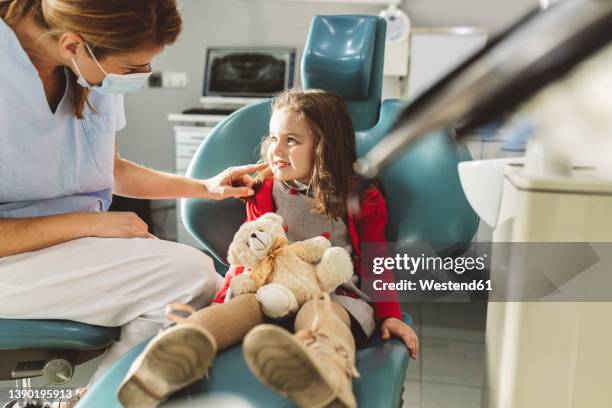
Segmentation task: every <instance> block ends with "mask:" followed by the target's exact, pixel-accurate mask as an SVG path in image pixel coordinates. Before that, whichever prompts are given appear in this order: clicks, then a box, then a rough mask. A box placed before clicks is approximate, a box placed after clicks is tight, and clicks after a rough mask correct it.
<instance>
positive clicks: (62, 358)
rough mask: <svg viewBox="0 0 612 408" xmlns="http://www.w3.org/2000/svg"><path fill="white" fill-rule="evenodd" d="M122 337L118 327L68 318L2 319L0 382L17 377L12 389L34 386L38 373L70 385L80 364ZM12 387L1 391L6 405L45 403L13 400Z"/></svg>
mask: <svg viewBox="0 0 612 408" xmlns="http://www.w3.org/2000/svg"><path fill="white" fill-rule="evenodd" d="M118 337H119V328H118V327H101V326H94V325H89V324H84V323H78V322H72V321H67V320H18V319H0V381H6V380H15V381H16V384H15V386H13V387H12V388H14V389H16V390H25V389H27V388H29V387H31V379H32V378H33V377H38V376H43V377H44V379H45V382H46V383H48V384H50V385H55V386H60V385H66V384H68V383H69V381H70V380H71V379H72V376H73V374H74V370H75V366H76V365H78V364H81V363H84V362H86V361H88V360H91V359H92V358H94V357H96V356H98V355H100V354H102V353H103V352H104V351H105V349H106V348H107V347H108V346H110V345H111V344H112V343H113V342H114V341H115V340H116V339H117V338H118ZM8 388H9V386H8V385H7V386H4V387H3V390H2V392H0V404H4V403H6V404H4V405H3V406H4V407H7V408H8V407H14V408H17V407H25V406H27V407H32V408H33V407H40V406H44V405H43V402H35V401H33V400H32V399H27V398H23V399H21V400H19V401H17V400H14V399H13V400H11V398H8V397H9V395H8V392H6V391H7V389H8ZM2 397H4V398H2ZM9 400H11V401H9Z"/></svg>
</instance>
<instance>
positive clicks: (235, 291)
mask: <svg viewBox="0 0 612 408" xmlns="http://www.w3.org/2000/svg"><path fill="white" fill-rule="evenodd" d="M230 289H231V290H232V296H238V295H244V294H245V293H255V292H257V287H256V286H255V281H254V280H253V278H251V274H250V273H249V272H243V273H241V274H240V275H236V276H234V277H233V278H232V280H231V281H230Z"/></svg>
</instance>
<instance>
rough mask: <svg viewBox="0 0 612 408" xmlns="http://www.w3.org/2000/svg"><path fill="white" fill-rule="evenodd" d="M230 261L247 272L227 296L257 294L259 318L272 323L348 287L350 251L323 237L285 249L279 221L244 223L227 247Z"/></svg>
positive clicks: (269, 215) (265, 218) (275, 216)
mask: <svg viewBox="0 0 612 408" xmlns="http://www.w3.org/2000/svg"><path fill="white" fill-rule="evenodd" d="M228 261H229V262H230V263H231V264H232V265H241V266H244V267H245V271H244V272H243V273H241V274H239V275H237V276H235V277H234V278H233V279H232V280H231V283H230V293H231V296H238V295H241V294H245V293H256V298H257V300H258V301H259V303H260V305H261V307H262V311H263V313H264V314H265V315H266V316H268V317H271V318H273V319H279V318H283V317H285V316H288V315H290V314H292V313H295V312H296V311H297V310H298V309H299V308H300V307H301V306H302V305H303V304H304V303H306V302H307V301H308V300H310V299H316V298H319V297H320V296H321V295H322V293H323V292H326V293H330V292H333V291H334V290H335V289H336V288H337V287H338V286H340V285H341V284H343V283H345V282H350V280H351V276H352V275H353V264H352V261H351V257H350V255H349V254H348V252H347V251H346V250H345V249H343V248H340V247H332V246H331V243H330V241H329V240H328V239H327V238H325V237H322V236H319V237H314V238H310V239H307V240H304V241H299V242H295V243H292V244H289V242H288V240H287V236H286V234H285V230H284V228H283V218H282V217H281V216H280V215H278V214H275V213H266V214H264V215H262V216H261V217H259V218H258V219H256V220H254V221H250V222H247V223H244V224H243V225H242V226H241V227H240V229H239V230H238V232H236V235H235V236H234V240H233V241H232V243H231V244H230V246H229V250H228Z"/></svg>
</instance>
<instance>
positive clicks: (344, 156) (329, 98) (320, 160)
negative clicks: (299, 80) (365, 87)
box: [257, 89, 357, 218]
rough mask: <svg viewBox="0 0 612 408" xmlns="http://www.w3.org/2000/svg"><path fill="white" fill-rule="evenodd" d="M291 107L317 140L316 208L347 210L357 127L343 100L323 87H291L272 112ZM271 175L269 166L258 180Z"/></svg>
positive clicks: (334, 214) (262, 151)
mask: <svg viewBox="0 0 612 408" xmlns="http://www.w3.org/2000/svg"><path fill="white" fill-rule="evenodd" d="M282 109H290V110H292V111H294V112H296V113H298V114H299V116H300V118H301V119H303V120H304V121H305V122H306V124H307V126H308V129H309V130H310V133H311V134H312V136H313V137H314V139H315V153H314V165H313V173H312V177H311V180H310V188H311V189H312V193H313V195H314V201H315V209H316V210H317V211H318V212H320V213H322V214H326V215H328V216H330V217H332V218H337V217H341V216H343V215H344V213H345V211H346V203H347V199H348V196H349V194H350V192H351V190H352V188H353V183H354V179H355V173H354V171H353V163H354V162H355V160H356V159H357V152H356V142H355V130H354V129H353V122H352V121H351V116H350V114H349V112H348V109H347V107H346V104H345V103H344V100H343V99H342V98H341V97H339V96H338V95H336V94H334V93H331V92H327V91H323V90H320V89H309V90H305V91H304V90H300V89H291V90H288V91H286V92H283V93H281V94H279V95H278V96H277V97H276V99H275V100H274V102H273V103H272V112H276V111H279V110H282ZM269 145H270V140H269V138H268V137H265V138H264V140H263V141H262V144H261V148H260V159H262V160H264V161H265V160H266V159H265V158H266V152H267V150H268V146H269ZM271 176H272V171H271V170H270V169H265V170H263V171H262V172H260V173H259V174H258V175H257V180H258V181H260V182H263V180H265V179H267V178H269V177H271Z"/></svg>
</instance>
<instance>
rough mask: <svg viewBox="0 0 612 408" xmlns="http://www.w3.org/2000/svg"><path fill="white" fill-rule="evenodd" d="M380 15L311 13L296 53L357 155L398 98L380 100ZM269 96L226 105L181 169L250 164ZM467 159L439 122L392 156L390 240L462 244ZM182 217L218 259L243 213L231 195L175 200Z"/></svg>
mask: <svg viewBox="0 0 612 408" xmlns="http://www.w3.org/2000/svg"><path fill="white" fill-rule="evenodd" d="M384 41H385V20H384V19H381V18H378V17H374V16H316V17H315V18H314V19H313V22H312V25H311V29H310V33H309V36H308V40H307V42H306V47H305V50H304V57H303V60H302V81H303V83H304V87H305V88H307V89H308V88H319V89H325V90H329V91H333V92H335V93H337V94H339V95H340V96H342V97H343V98H344V99H345V101H346V103H347V105H348V107H349V113H350V114H351V118H352V120H353V124H354V127H355V129H356V130H357V132H356V137H357V153H358V155H359V156H362V155H363V154H365V153H366V152H367V151H368V150H369V149H371V148H372V146H374V145H375V144H376V143H377V142H378V141H380V140H381V139H382V138H383V137H384V136H385V135H386V134H387V133H388V132H389V130H390V129H391V127H392V126H393V124H394V123H395V120H396V119H397V117H398V115H399V114H400V112H401V111H402V109H404V108H405V106H406V105H405V103H403V102H401V101H398V100H386V101H384V102H382V103H381V94H382V77H383V71H382V69H383V63H384ZM270 114H271V101H266V102H260V103H257V104H254V105H250V106H247V107H245V108H242V109H240V110H239V111H236V112H234V113H233V114H232V115H230V116H229V117H228V118H227V119H225V120H224V121H223V122H222V123H220V124H219V125H218V126H217V127H216V128H215V129H214V130H213V131H212V133H211V134H210V135H209V136H208V137H207V138H206V140H205V141H204V142H203V143H202V145H201V146H200V148H199V149H198V151H197V152H196V154H195V156H194V158H193V160H192V162H191V165H190V167H189V169H188V175H189V176H191V177H195V178H207V177H211V176H214V175H215V174H217V173H218V172H220V171H222V170H224V169H225V168H226V167H228V166H234V165H241V164H248V163H253V162H255V161H256V160H257V158H258V146H259V144H260V141H261V139H262V137H263V136H265V135H266V134H267V133H268V122H269V119H270ZM464 160H471V156H470V154H469V152H468V150H467V148H466V147H465V146H464V145H462V144H458V143H456V142H455V141H454V140H453V139H452V137H451V136H450V134H449V132H448V131H447V130H445V129H441V130H439V131H437V132H433V133H432V134H430V135H428V136H427V137H425V138H424V139H422V141H421V142H419V143H418V144H417V145H415V146H414V147H413V148H412V149H411V150H409V151H408V152H407V153H405V154H403V155H402V156H400V157H399V158H398V159H397V160H396V161H395V162H394V163H393V164H392V165H391V166H390V167H389V168H387V169H386V170H385V171H384V172H383V174H382V175H381V182H382V184H383V187H384V190H385V194H386V198H387V206H388V210H389V222H388V226H387V231H386V232H387V239H388V241H390V242H406V243H411V242H415V241H428V242H442V243H467V242H470V241H471V240H472V238H473V237H474V235H475V233H476V230H477V228H478V217H477V215H476V214H475V213H474V211H473V210H472V209H471V207H470V205H469V204H468V202H467V200H466V198H465V195H464V194H463V190H462V189H461V184H460V182H459V175H458V172H457V165H458V163H459V162H461V161H464ZM182 214H183V221H184V223H185V226H186V227H187V229H188V231H189V232H191V234H192V235H194V237H196V238H197V239H198V240H199V241H200V242H201V243H202V244H203V245H204V246H205V247H206V248H207V250H208V251H209V252H210V253H211V254H213V255H214V256H215V257H216V258H217V259H218V260H220V261H221V262H224V263H226V257H227V248H228V247H229V244H230V242H231V240H232V238H233V235H234V233H235V232H236V230H237V229H238V227H239V226H240V224H241V223H242V222H243V221H244V219H245V210H244V203H242V202H241V201H239V200H225V201H210V200H193V199H187V200H183V202H182Z"/></svg>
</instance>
